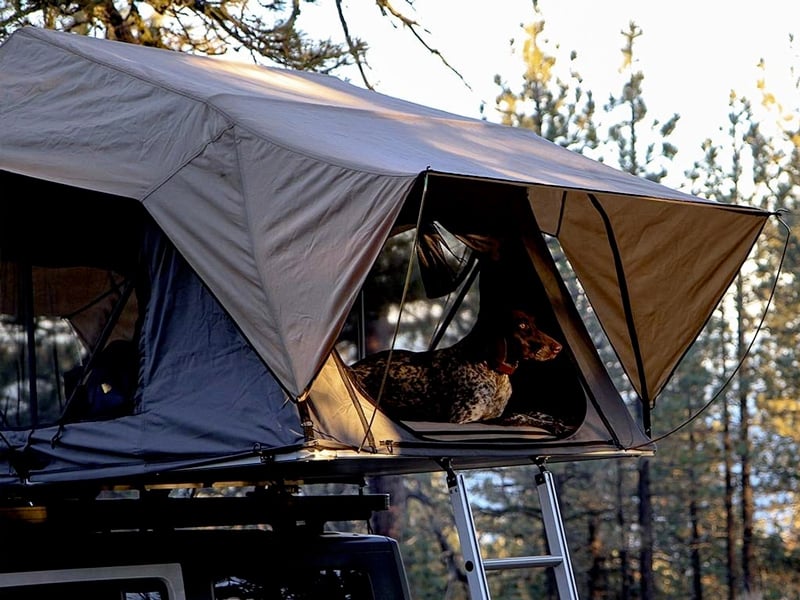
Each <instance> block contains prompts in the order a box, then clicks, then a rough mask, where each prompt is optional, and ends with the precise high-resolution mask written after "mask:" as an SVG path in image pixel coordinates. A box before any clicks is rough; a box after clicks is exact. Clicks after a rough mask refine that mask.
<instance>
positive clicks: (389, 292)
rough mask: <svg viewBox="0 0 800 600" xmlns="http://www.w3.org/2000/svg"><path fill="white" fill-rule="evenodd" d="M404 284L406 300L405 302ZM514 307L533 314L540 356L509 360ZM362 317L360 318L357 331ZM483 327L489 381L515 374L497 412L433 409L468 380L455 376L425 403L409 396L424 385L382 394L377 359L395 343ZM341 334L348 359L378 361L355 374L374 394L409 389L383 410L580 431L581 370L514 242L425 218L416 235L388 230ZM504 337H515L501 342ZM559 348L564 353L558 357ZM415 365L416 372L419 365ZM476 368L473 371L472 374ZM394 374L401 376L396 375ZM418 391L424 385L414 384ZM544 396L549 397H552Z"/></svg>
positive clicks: (404, 346)
mask: <svg viewBox="0 0 800 600" xmlns="http://www.w3.org/2000/svg"><path fill="white" fill-rule="evenodd" d="M415 239H416V240H417V244H418V245H417V247H416V248H415V252H414V261H413V270H412V277H411V280H410V281H409V282H407V283H406V282H405V281H404V280H403V277H404V275H405V273H406V272H407V268H406V267H407V264H408V260H409V255H410V254H411V246H412V243H413V241H414V240H415ZM501 247H502V248H503V249H502V250H501ZM502 256H505V258H501V257H502ZM400 257H402V258H400ZM403 292H405V297H406V301H405V303H404V304H403V305H402V306H401V305H400V298H401V296H402V294H403ZM517 308H520V309H524V311H523V312H524V314H526V316H530V317H532V319H531V320H530V321H528V325H530V324H532V323H535V324H536V325H535V329H536V332H535V335H536V336H537V338H538V339H539V340H540V342H541V344H542V345H541V346H539V348H541V354H540V355H537V357H536V358H535V359H534V358H533V357H532V356H529V357H527V358H526V359H525V360H524V364H523V362H520V361H519V360H518V357H516V356H515V357H513V358H509V357H510V356H511V354H508V353H506V350H507V349H508V348H512V347H513V348H514V351H516V350H517V348H518V346H514V345H513V344H516V343H517V342H516V341H514V340H509V338H504V339H502V338H501V336H498V335H496V333H497V332H499V331H500V330H501V328H503V327H505V326H506V322H508V320H509V317H508V315H510V314H511V313H515V312H517V311H516V310H515V309H517ZM359 319H362V321H363V326H362V329H360V330H359V328H358V323H359ZM478 327H480V330H481V331H483V332H489V334H486V333H484V334H481V341H482V342H483V341H485V346H486V357H487V361H488V363H489V364H490V365H491V368H489V369H488V371H491V373H489V374H488V375H487V383H486V384H485V385H487V386H488V385H496V386H504V385H506V384H504V383H498V380H497V379H494V377H495V376H496V374H497V373H498V372H500V371H504V372H507V373H506V374H509V376H510V378H511V381H512V387H513V390H514V392H513V394H512V396H511V398H510V400H509V401H508V404H507V407H508V409H507V410H505V411H504V412H503V413H502V414H501V415H494V416H491V417H476V416H475V414H478V413H477V412H476V413H473V414H471V415H470V416H468V417H463V418H464V419H469V420H464V421H459V420H456V419H458V418H462V417H457V416H456V414H455V412H453V413H447V412H442V411H439V410H438V408H433V407H432V406H437V407H438V405H439V402H438V401H437V400H436V399H435V398H434V397H433V396H435V395H436V394H437V393H440V394H442V395H446V396H447V400H446V401H444V402H441V403H442V404H444V403H447V404H448V406H449V403H451V402H453V399H454V398H457V397H458V395H459V392H458V390H456V389H455V388H456V387H457V386H458V385H459V384H461V383H462V381H461V380H459V379H457V378H455V377H454V378H453V380H452V382H450V383H448V384H447V385H442V386H440V388H441V389H440V388H439V387H437V388H435V389H436V390H440V391H439V392H436V391H434V388H433V387H432V388H429V389H428V390H426V391H425V392H424V395H425V398H424V400H422V401H418V400H416V399H414V398H412V396H413V395H414V394H416V393H418V392H416V391H407V390H404V391H403V392H400V391H398V388H397V387H395V388H394V389H393V390H392V391H391V392H386V388H385V387H384V388H381V387H380V385H379V384H378V383H377V382H378V381H382V384H381V385H384V386H385V385H386V382H385V381H383V377H382V373H381V374H378V369H379V368H380V367H379V366H378V365H379V364H382V365H385V362H383V363H377V362H373V358H374V357H375V356H376V355H377V356H380V354H379V353H381V352H384V354H385V351H386V350H387V349H389V348H392V350H393V353H394V352H395V351H402V350H412V351H414V352H422V351H428V350H431V349H444V348H450V347H451V346H453V345H454V344H456V343H459V342H460V341H461V340H463V339H464V338H465V337H466V336H467V335H468V334H469V335H470V336H471V337H474V335H473V333H471V332H475V331H477V330H478ZM360 331H363V335H364V339H363V342H362V343H361V344H359V343H357V338H356V337H355V336H356V335H357V334H358V333H359V332H360ZM344 334H345V335H344V336H343V338H342V339H341V340H340V343H339V346H338V348H337V349H338V350H339V352H340V354H341V355H342V357H343V359H344V360H345V362H346V363H348V364H350V365H351V366H353V365H354V364H355V363H356V362H357V361H358V360H359V359H360V358H361V357H363V356H370V357H371V358H370V359H368V361H367V363H368V364H370V365H372V366H374V368H373V371H374V372H375V374H374V376H373V373H372V371H370V372H369V374H368V375H367V376H366V377H365V375H364V373H365V372H364V370H363V369H362V368H361V365H363V363H360V364H359V369H358V370H357V372H356V374H355V375H354V379H355V380H356V381H357V382H358V383H360V384H361V387H362V388H364V391H365V392H366V393H367V395H368V396H372V397H373V398H374V397H375V396H379V395H380V394H381V393H382V392H381V391H378V392H376V390H380V389H382V390H383V392H386V393H387V394H391V397H392V398H397V397H398V395H400V394H405V397H403V399H402V400H399V401H398V400H396V399H395V400H391V399H389V400H387V399H386V398H389V396H387V397H386V398H384V399H381V398H378V399H377V403H378V405H379V406H380V405H381V402H384V404H383V408H384V409H385V412H386V413H387V415H389V416H390V417H393V418H395V419H397V420H401V421H405V422H411V421H426V422H427V421H434V422H445V423H456V424H458V423H475V422H480V423H487V424H491V425H493V426H497V425H502V426H517V427H518V426H528V427H537V428H540V429H543V430H545V431H546V432H548V433H551V434H553V435H557V436H561V435H566V434H568V433H570V432H572V431H574V430H575V429H576V428H577V427H578V426H579V424H580V423H581V422H582V419H583V416H584V415H585V412H586V396H585V392H584V390H583V387H582V383H581V382H582V378H581V376H580V374H579V373H578V372H577V370H576V369H575V367H574V364H573V363H572V361H571V360H570V359H569V356H568V355H569V349H568V348H566V347H565V346H566V344H565V342H564V336H563V333H562V332H561V330H560V326H559V325H558V322H557V319H556V318H555V316H554V314H553V311H552V307H551V306H550V301H549V299H548V298H547V295H546V293H545V291H544V289H543V287H542V285H541V283H540V282H539V280H538V277H537V275H536V273H535V270H534V269H533V266H532V264H531V263H530V259H529V258H528V256H527V254H526V253H525V250H524V247H523V246H522V244H521V242H518V241H514V242H505V243H504V242H502V241H501V240H500V239H499V238H493V237H492V236H488V235H473V234H462V233H461V232H459V234H453V233H452V232H449V231H447V230H445V229H444V227H442V226H441V225H440V224H439V223H427V224H424V225H423V230H422V231H421V233H420V234H419V235H414V231H413V230H411V231H406V232H404V233H403V234H401V235H397V236H395V237H394V238H391V239H390V240H389V241H388V242H387V244H386V245H385V247H384V249H383V251H382V254H381V256H380V257H379V259H378V260H377V262H376V263H375V267H374V268H373V271H372V273H371V274H370V276H369V277H368V279H367V281H366V283H365V285H364V287H363V289H362V297H361V304H360V305H359V304H357V306H356V308H355V310H354V311H353V313H352V314H351V315H350V319H349V320H348V327H346V328H345V330H344ZM504 335H505V333H504ZM483 338H485V340H484V339H483ZM490 338H491V339H490ZM507 342H508V343H510V344H512V345H509V346H507V347H500V346H502V345H503V344H505V343H507ZM562 349H563V356H561V357H558V353H559V352H561V351H562ZM401 355H402V353H401V352H398V354H397V355H395V358H394V360H396V361H402V360H404V359H402V358H400V357H401ZM506 358H509V363H508V364H503V361H504V360H505V359H506ZM512 363H513V364H512ZM390 364H391V363H390ZM371 368H372V367H371ZM437 368H438V367H437ZM435 370H436V369H433V371H435ZM415 373H416V376H419V371H416V372H415ZM474 374H475V372H474V370H473V371H472V372H471V374H470V376H473V375H474ZM436 379H437V380H439V382H440V383H441V380H442V379H443V378H442V377H440V376H438V375H437V376H436ZM392 381H397V380H396V379H394V378H392ZM489 381H490V382H491V383H488V382H489ZM473 384H474V382H469V383H465V384H464V385H473ZM436 385H439V383H437V384H436ZM475 385H484V384H483V383H479V384H475ZM373 388H374V389H373ZM413 389H421V388H415V387H413V386H412V387H410V388H408V390H413ZM419 393H421V394H422V392H419ZM547 398H552V402H548V401H547V400H546V399H547ZM532 399H533V402H532ZM542 399H544V401H543V400H542ZM465 402H469V401H465ZM418 408H419V409H420V410H419V411H417V409H418Z"/></svg>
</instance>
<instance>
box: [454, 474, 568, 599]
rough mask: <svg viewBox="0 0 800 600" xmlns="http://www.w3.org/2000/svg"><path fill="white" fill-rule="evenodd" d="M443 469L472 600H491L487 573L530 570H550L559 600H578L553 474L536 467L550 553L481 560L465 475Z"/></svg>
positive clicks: (537, 485)
mask: <svg viewBox="0 0 800 600" xmlns="http://www.w3.org/2000/svg"><path fill="white" fill-rule="evenodd" d="M445 469H446V471H447V487H448V489H449V491H450V502H451V503H452V505H453V513H454V515H455V523H456V529H457V530H458V539H459V541H460V544H461V552H462V554H463V556H464V567H465V569H466V571H467V584H468V586H469V594H470V598H471V600H490V599H491V595H490V594H489V584H488V583H487V581H486V571H489V570H500V569H524V568H529V567H545V568H552V569H553V573H554V574H555V581H556V589H557V590H558V597H559V600H578V589H577V587H576V585H575V575H574V573H573V571H572V563H571V562H570V558H569V550H568V548H567V538H566V535H565V533H564V523H563V521H562V519H561V510H560V509H559V506H558V498H557V497H556V487H555V483H554V481H553V474H552V473H551V472H550V471H548V470H547V469H545V468H544V466H543V465H539V473H537V474H536V488H537V491H538V493H539V503H540V505H541V510H542V521H543V524H544V533H545V538H546V540H547V547H548V551H549V552H550V554H547V555H544V556H520V557H513V558H491V559H489V558H487V559H484V558H481V549H480V546H479V544H478V536H477V533H476V531H475V521H474V520H473V518H472V508H471V507H470V504H469V499H468V497H467V488H466V485H465V483H464V475H463V474H461V473H458V474H456V473H455V472H454V471H453V469H452V468H451V467H450V465H449V463H446V464H445Z"/></svg>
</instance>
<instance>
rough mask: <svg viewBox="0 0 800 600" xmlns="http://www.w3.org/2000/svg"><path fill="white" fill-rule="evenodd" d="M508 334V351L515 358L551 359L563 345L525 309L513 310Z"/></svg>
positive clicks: (521, 359)
mask: <svg viewBox="0 0 800 600" xmlns="http://www.w3.org/2000/svg"><path fill="white" fill-rule="evenodd" d="M509 317H510V321H509V323H508V327H509V330H508V332H507V334H506V344H507V346H508V351H507V353H508V354H509V358H512V357H513V358H514V360H518V361H524V360H537V361H545V360H551V359H553V358H555V357H556V356H558V353H559V352H561V348H562V345H561V344H560V343H559V342H557V341H556V340H554V339H553V338H552V337H550V336H549V335H547V334H546V333H544V332H543V331H542V330H541V329H539V328H538V327H537V326H536V320H535V318H534V317H533V315H531V314H530V313H527V312H525V311H523V310H512V311H511V313H510V315H509Z"/></svg>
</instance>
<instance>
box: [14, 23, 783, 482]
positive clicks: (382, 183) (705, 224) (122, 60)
mask: <svg viewBox="0 0 800 600" xmlns="http://www.w3.org/2000/svg"><path fill="white" fill-rule="evenodd" d="M0 73H2V82H3V84H2V92H0V118H2V122H3V123H4V134H3V136H2V138H0V185H2V189H4V190H6V191H7V192H6V193H4V195H3V199H2V202H3V215H4V219H3V221H2V223H0V269H2V271H0V315H1V316H2V318H3V321H2V323H0V324H1V325H2V326H3V330H2V331H1V332H0V333H2V334H3V335H5V336H7V339H8V340H9V343H8V344H6V346H5V348H6V350H5V351H4V354H3V355H2V362H1V363H0V365H1V367H0V369H1V370H2V377H3V381H2V394H3V397H2V398H1V399H0V402H2V404H0V419H2V420H0V432H2V438H1V439H0V444H1V445H3V446H4V447H5V448H4V450H0V457H2V458H0V460H3V461H5V462H6V463H7V466H8V468H4V469H3V470H2V475H0V483H2V484H8V485H12V484H16V483H19V482H26V483H27V482H31V483H34V482H43V483H45V482H60V481H74V480H80V479H97V478H106V477H114V478H124V477H140V476H141V477H149V476H154V475H156V474H157V475H158V477H160V478H163V477H165V476H166V474H174V476H175V477H185V476H186V475H185V474H186V473H187V469H188V470H190V471H189V472H192V471H191V470H194V472H196V470H197V469H202V470H205V471H209V470H211V469H212V468H213V469H221V470H224V471H225V472H227V473H230V472H231V471H234V470H236V469H239V468H244V469H261V470H268V471H275V472H284V473H287V474H289V475H290V476H292V477H299V476H301V475H305V476H308V477H313V476H319V477H325V478H329V477H330V476H331V475H336V474H342V475H347V474H353V475H369V474H378V473H400V472H414V471H425V470H432V469H437V468H438V466H437V464H438V463H437V461H438V460H439V459H440V458H442V457H448V458H452V459H453V460H454V461H456V464H457V465H459V466H461V467H480V466H491V465H507V464H522V463H525V462H529V461H530V460H532V459H535V458H536V457H542V456H547V457H549V458H550V460H558V459H562V460H573V459H578V458H587V457H595V456H621V455H635V454H636V453H638V452H652V450H653V447H652V445H651V444H650V443H649V440H648V437H647V435H645V434H644V433H643V431H642V429H641V428H640V426H639V425H638V424H637V423H636V422H635V420H634V419H633V418H632V417H631V415H630V414H629V412H628V409H627V408H626V407H625V405H624V403H623V402H622V400H621V398H620V396H619V393H618V391H617V390H616V389H615V388H614V386H613V385H612V384H611V382H610V380H609V377H608V374H607V373H606V371H605V368H604V366H603V364H602V362H601V361H600V359H599V358H598V355H597V351H596V349H595V347H594V345H593V343H592V341H591V339H590V337H589V335H588V333H587V330H586V326H585V325H584V323H583V322H582V320H581V315H580V314H579V313H578V311H577V309H576V308H575V304H574V303H573V301H572V299H571V297H570V294H569V292H568V290H567V288H566V285H565V282H564V281H563V280H562V277H561V276H560V275H559V270H558V268H557V264H556V262H555V260H554V258H553V254H552V253H551V252H550V250H549V248H548V245H547V243H546V240H545V236H547V237H552V238H553V239H556V240H557V241H558V243H559V245H560V249H561V250H562V251H563V253H564V256H565V257H566V259H567V260H568V261H569V263H570V265H571V267H572V269H573V270H574V273H575V274H576V276H577V278H578V279H579V281H580V285H581V288H582V289H583V290H584V292H585V294H586V296H587V298H588V299H589V301H590V302H591V305H592V308H593V311H594V313H595V314H596V315H597V317H598V319H599V321H600V323H601V324H602V327H603V329H604V331H605V333H606V335H607V336H608V339H609V340H610V342H611V344H612V345H613V347H614V349H615V351H616V353H617V355H618V356H619V359H620V361H621V363H622V364H623V366H624V368H625V370H626V372H627V374H628V376H629V378H630V379H631V381H632V383H633V385H634V387H635V389H636V391H637V392H638V394H639V395H640V396H641V398H642V401H643V405H644V407H645V412H646V411H647V409H649V405H650V403H651V402H652V400H653V399H654V398H655V397H656V395H657V394H658V393H659V391H660V390H661V389H662V388H663V386H664V385H665V383H666V382H667V380H668V378H669V376H670V374H671V373H672V371H673V369H674V368H675V367H676V365H677V364H678V362H679V361H680V359H681V357H682V356H683V354H684V352H685V351H686V349H687V348H688V347H689V346H690V345H691V343H692V342H693V341H694V339H695V338H696V336H697V335H698V333H699V332H700V331H701V329H702V327H703V325H704V324H705V322H706V320H707V319H708V317H709V316H710V314H711V312H712V311H713V309H714V307H715V306H716V304H717V303H718V302H719V300H720V298H721V297H722V295H723V293H724V291H725V290H726V289H727V287H728V286H729V284H730V283H731V281H732V280H733V278H734V277H735V275H736V273H737V272H738V271H739V269H740V267H741V265H742V263H743V262H744V260H745V259H746V257H747V255H748V253H749V251H750V249H751V248H752V246H753V244H754V243H755V241H756V239H757V238H758V236H759V235H760V233H761V231H762V228H763V226H764V224H765V221H766V219H767V218H768V217H769V213H767V212H764V211H761V210H757V209H752V208H748V207H741V206H731V205H723V204H718V203H714V202H710V201H706V200H702V199H700V198H696V197H693V196H689V195H686V194H683V193H680V192H677V191H674V190H671V189H669V188H666V187H664V186H661V185H658V184H656V183H653V182H650V181H647V180H644V179H639V178H636V177H633V176H630V175H628V174H626V173H622V172H620V171H617V170H614V169H612V168H610V167H608V166H606V165H603V164H601V163H598V162H595V161H591V160H589V159H586V158H584V157H582V156H580V155H578V154H575V153H572V152H569V151H567V150H565V149H563V148H560V147H558V146H557V145H554V144H551V143H549V142H547V141H546V140H543V139H542V138H540V137H537V136H536V135H534V134H533V133H531V132H529V131H525V130H521V129H518V128H510V127H504V126H500V125H495V124H491V123H487V122H484V121H479V120H474V119H468V118H464V117H460V116H456V115H452V114H449V113H445V112H442V111H438V110H434V109H431V108H427V107H423V106H419V105H415V104H412V103H409V102H405V101H402V100H399V99H395V98H391V97H387V96H384V95H381V94H378V93H376V92H372V91H367V90H363V89H361V88H358V87H356V86H353V85H350V84H347V83H345V82H342V81H340V80H338V79H336V78H333V77H330V76H323V75H319V74H312V73H303V72H294V71H289V70H283V69H269V68H263V67H256V66H248V65H242V64H235V63H228V62H223V61H219V60H214V59H210V58H205V57H197V56H189V55H185V54H178V53H173V52H168V51H163V50H156V49H152V48H145V47H140V46H132V45H128V44H122V43H118V42H110V41H106V40H98V39H93V38H87V37H83V36H76V35H71V34H65V33H59V32H53V31H48V30H41V29H34V28H24V29H21V30H18V31H16V32H15V33H14V34H12V35H11V36H10V37H9V38H8V39H7V40H6V41H5V43H4V44H3V45H2V46H1V47H0ZM98 107H102V110H99V109H98ZM9 190H14V191H13V192H11V193H8V191H9ZM432 228H440V229H441V230H443V231H445V232H446V233H447V234H448V235H452V236H454V237H455V238H457V239H458V240H459V241H460V243H463V244H464V246H465V248H466V251H467V253H468V254H474V255H475V256H477V257H479V258H481V257H483V258H482V260H480V262H481V264H484V265H485V264H487V261H486V260H485V257H486V256H487V255H490V254H491V253H492V251H491V248H492V247H494V245H496V244H498V243H503V244H506V245H507V247H509V248H512V250H510V251H509V252H508V253H507V254H505V255H501V259H500V260H499V261H496V264H495V265H494V268H492V267H489V268H488V271H487V270H486V269H484V268H482V271H481V274H479V275H478V280H477V281H478V282H479V283H478V284H477V285H478V286H479V287H478V288H476V289H478V291H479V295H480V296H481V302H483V299H484V298H486V297H488V296H490V295H491V294H495V293H499V292H497V290H498V289H502V290H504V292H503V293H511V292H514V293H520V294H522V296H524V299H525V300H526V301H527V302H528V303H529V304H531V305H532V306H534V307H535V308H536V310H537V311H538V312H539V313H541V314H539V315H537V316H538V318H540V319H541V320H542V321H543V322H544V324H545V325H546V327H547V328H548V332H549V333H551V335H553V336H554V337H556V338H558V339H559V340H560V341H562V342H563V343H564V351H563V352H562V354H561V355H560V356H559V357H558V359H557V360H554V361H552V363H551V364H548V365H547V366H543V365H537V366H536V369H533V368H531V369H528V370H527V372H526V373H523V372H520V373H518V374H516V381H515V382H514V389H515V395H514V396H513V397H512V403H511V404H512V405H513V406H514V407H515V409H516V410H524V409H522V408H521V407H524V406H527V404H526V402H528V398H527V397H528V396H531V397H533V395H536V401H537V402H545V404H546V405H547V406H546V408H548V409H551V410H556V412H558V410H560V411H561V412H560V414H558V415H557V416H558V417H560V418H562V420H564V421H566V422H567V423H568V424H569V425H570V426H571V427H570V429H569V431H568V432H567V433H562V434H554V433H553V432H551V431H547V430H546V428H545V429H542V428H538V427H518V426H507V425H503V424H491V425H489V424H485V423H470V424H466V425H454V424H450V423H428V422H398V421H395V420H392V419H390V418H389V417H388V416H386V415H385V414H383V413H382V412H381V411H380V410H379V409H376V407H375V403H374V399H371V398H369V397H367V396H366V395H365V394H364V393H363V392H362V390H360V389H359V388H358V387H357V386H354V385H353V381H352V379H351V378H350V377H349V375H348V369H347V361H346V360H345V358H344V357H343V356H342V355H341V354H340V352H339V351H338V349H337V340H339V338H340V335H341V333H342V331H343V328H345V325H346V322H347V319H348V315H349V314H350V313H351V311H352V310H353V308H354V306H355V305H356V302H357V300H358V297H359V291H360V290H361V289H362V286H363V285H364V283H365V281H367V279H368V275H369V274H370V272H371V271H372V269H373V266H374V265H375V263H376V261H377V260H378V259H379V257H380V256H381V251H382V249H383V248H384V245H385V244H386V242H387V240H389V239H390V238H393V237H394V236H395V234H398V233H399V232H403V231H406V232H408V231H413V232H416V233H415V240H416V243H417V246H416V248H417V254H418V256H419V257H421V258H425V259H427V258H429V257H430V256H432V255H435V254H436V253H437V249H441V247H442V245H441V243H439V242H437V238H436V237H435V236H434V237H433V238H431V237H426V235H427V233H428V232H429V231H431V230H433V229H432ZM431 240H433V241H431ZM439 241H440V240H439ZM487 248H488V250H487ZM503 256H505V258H503ZM559 260H561V258H560V257H559ZM420 262H421V263H422V262H425V261H420ZM422 271H423V278H427V280H426V284H431V282H433V283H434V284H436V285H438V284H437V282H440V281H441V280H440V279H438V278H437V277H435V276H433V275H431V273H441V271H442V269H441V265H439V268H437V267H436V265H433V266H432V269H431V270H430V271H426V270H425V269H422ZM488 281H492V282H494V284H497V285H494V284H493V285H489V283H487V282H488ZM445 288H446V291H450V292H455V290H456V287H455V286H450V287H447V286H445ZM440 291H441V290H440ZM62 318H63V319H66V322H68V323H69V328H68V331H67V332H65V331H63V330H62V329H59V326H58V324H59V323H60V322H61V321H60V319H62ZM67 333H71V334H75V336H74V337H76V338H77V340H78V341H77V342H76V343H74V344H73V345H72V346H68V345H65V344H64V342H63V338H64V337H65V336H66V337H69V336H67V335H66V334H67ZM47 340H49V343H47V344H46V343H44V342H45V341H47ZM113 341H123V342H124V341H128V342H131V341H132V342H134V344H135V346H136V350H137V352H136V357H137V359H138V360H137V363H136V383H137V385H136V389H135V393H134V397H133V400H132V404H131V407H130V410H129V411H127V412H124V413H119V414H114V415H113V416H109V415H102V416H101V417H93V418H86V415H85V414H84V415H78V416H75V415H74V412H73V411H72V410H70V406H72V407H73V408H74V407H75V406H76V404H75V402H74V401H70V400H69V397H70V396H71V395H72V396H73V398H74V397H77V396H74V394H75V392H74V390H75V389H77V388H76V387H75V386H74V385H70V384H69V377H66V374H67V373H72V372H74V371H75V370H77V371H78V372H79V373H80V377H81V378H82V381H81V383H86V377H87V374H88V373H89V372H90V370H91V369H90V368H89V367H91V366H93V363H95V361H98V362H97V364H99V361H100V357H101V355H102V354H103V352H102V349H103V347H105V346H107V345H110V343H111V342H113ZM37 348H38V350H37ZM44 374H49V375H50V379H52V380H54V381H55V382H56V383H55V384H53V383H49V384H48V383H46V382H45V381H43V375H44ZM68 388H69V389H68ZM542 398H543V399H544V400H542ZM548 403H549V404H548ZM553 407H559V408H558V409H556V408H553ZM179 473H180V474H179Z"/></svg>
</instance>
